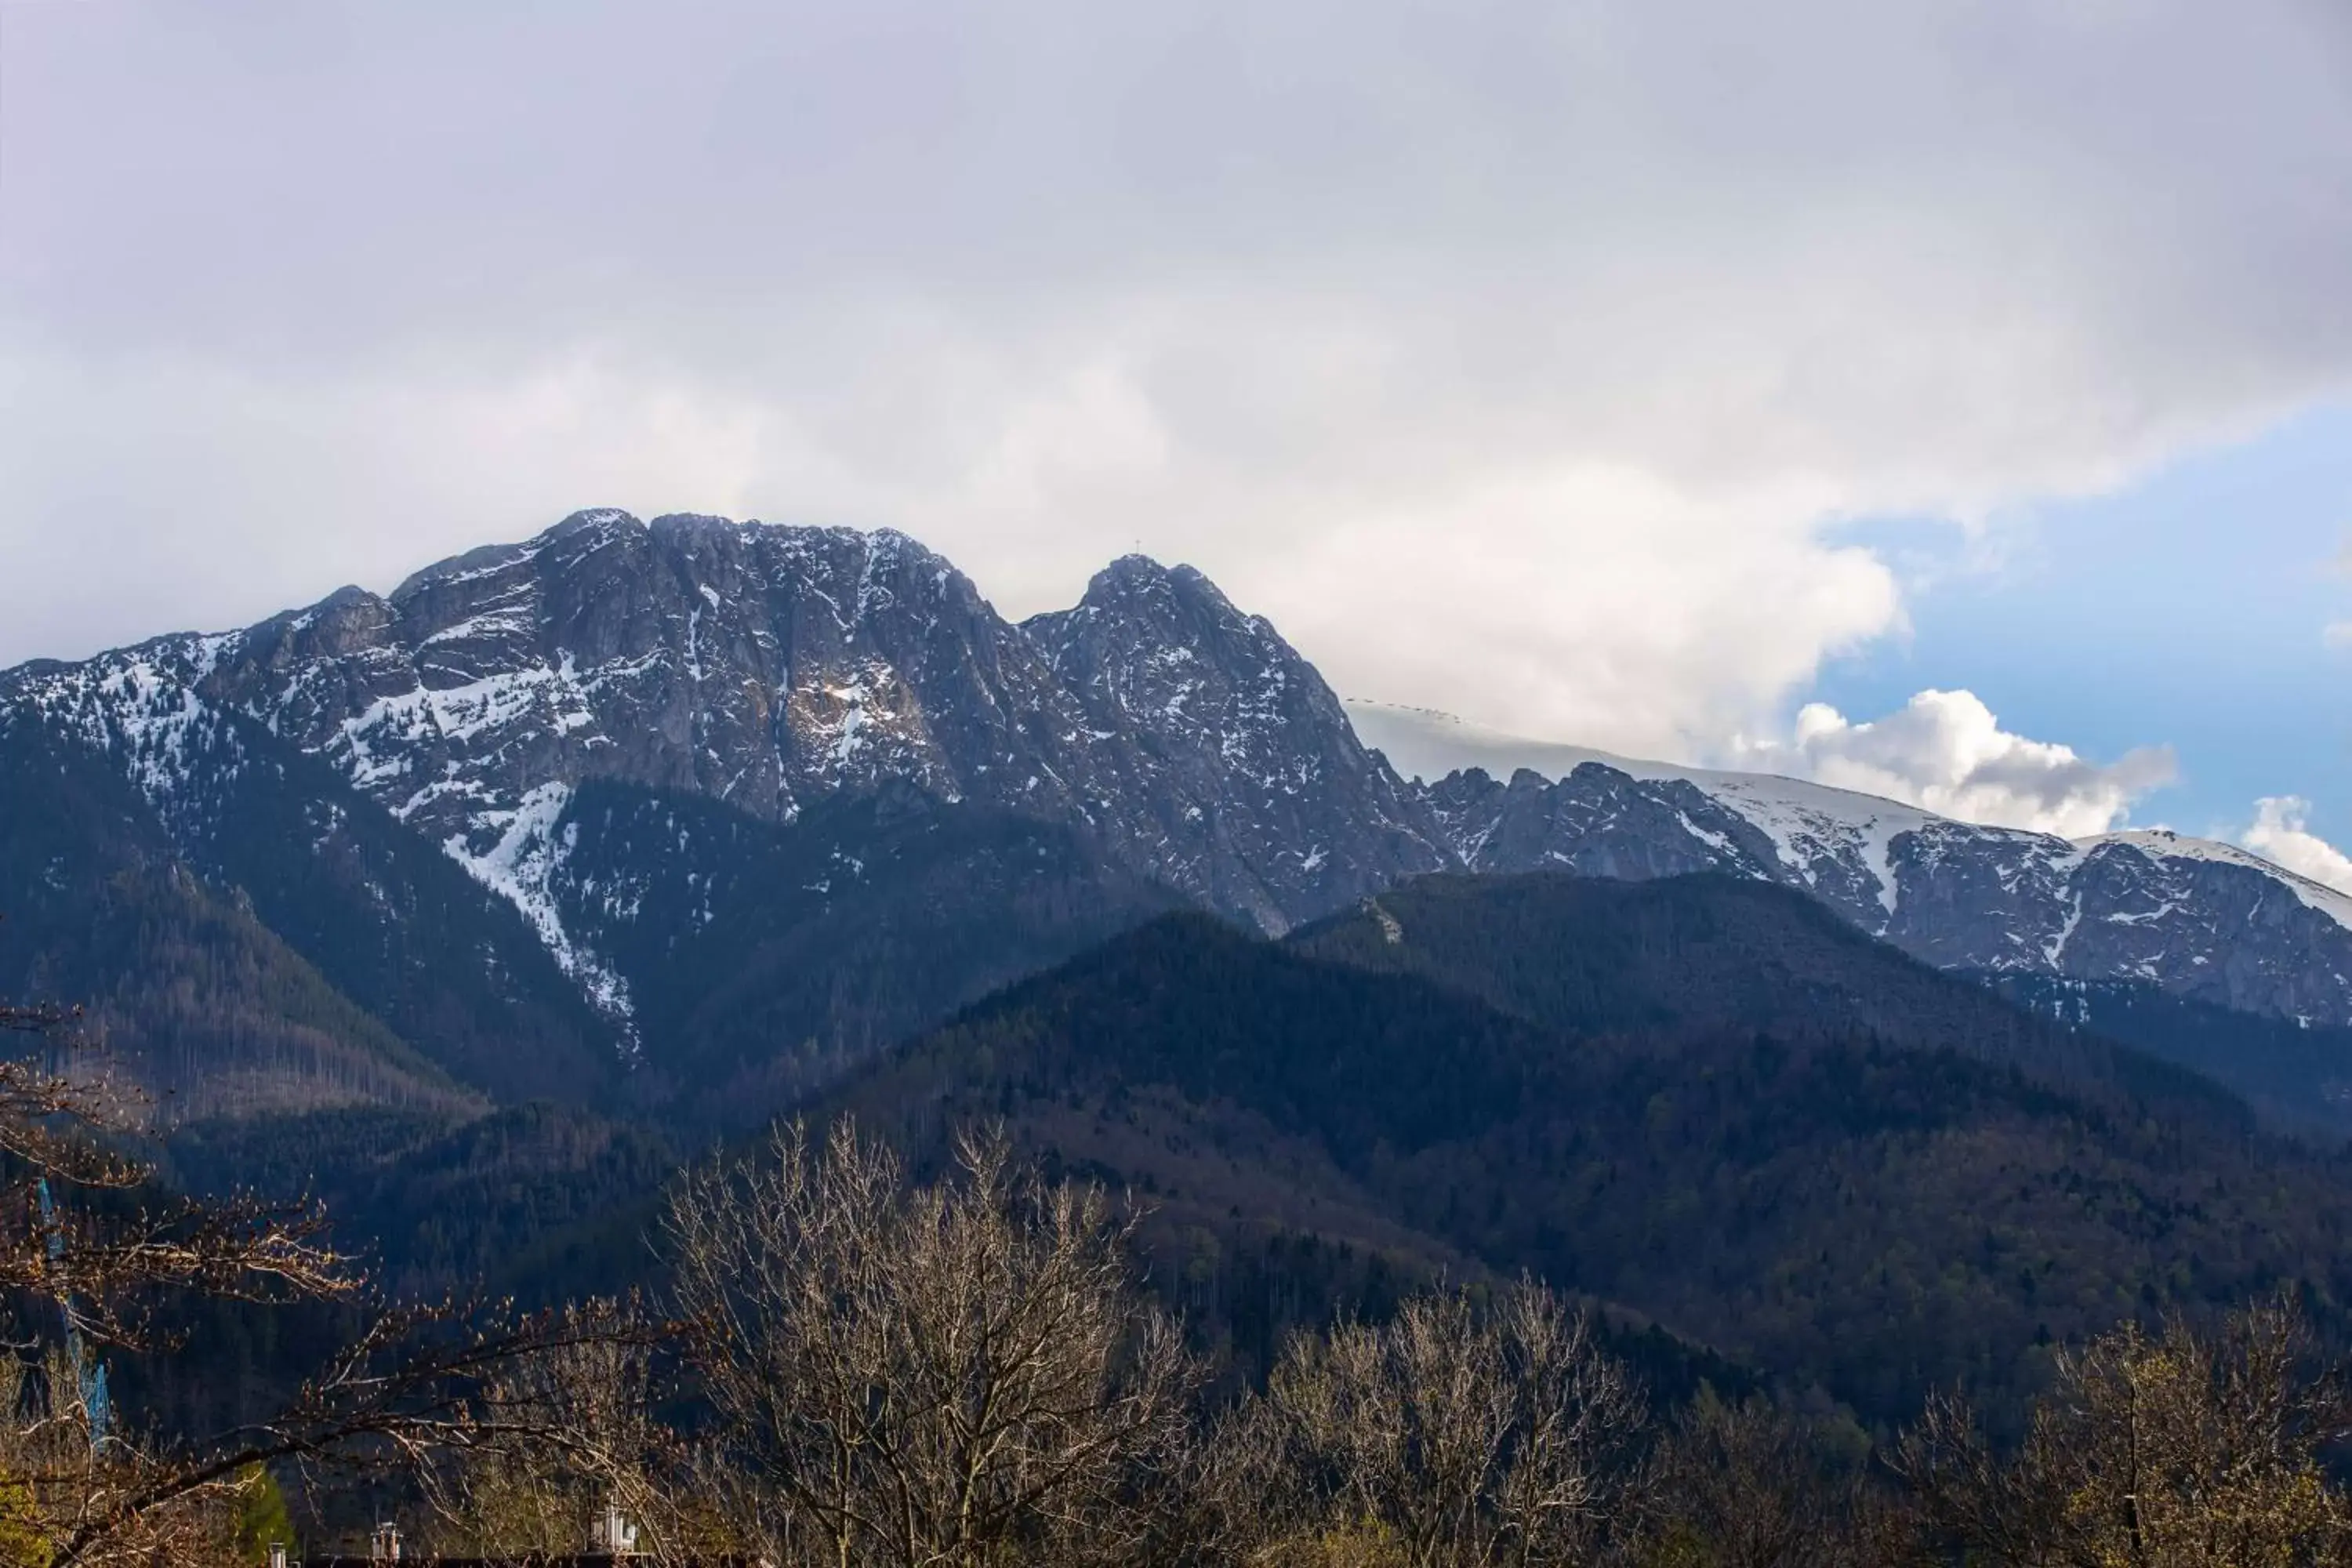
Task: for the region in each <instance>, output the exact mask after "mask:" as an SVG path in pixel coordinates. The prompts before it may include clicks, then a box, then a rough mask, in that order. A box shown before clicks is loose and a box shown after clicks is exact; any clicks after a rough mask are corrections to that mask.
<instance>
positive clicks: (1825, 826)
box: [1350, 704, 2352, 1026]
mask: <svg viewBox="0 0 2352 1568" xmlns="http://www.w3.org/2000/svg"><path fill="white" fill-rule="evenodd" d="M1350 715H1351V718H1352V719H1353V720H1354V721H1356V722H1357V723H1358V725H1359V726H1360V728H1361V729H1363V730H1365V731H1368V732H1369V733H1370V735H1371V736H1372V737H1373V739H1374V740H1375V741H1378V740H1381V739H1390V740H1391V742H1392V743H1399V745H1400V750H1401V751H1402V752H1406V753H1407V754H1408V755H1410V756H1412V758H1413V760H1414V761H1416V762H1418V763H1420V764H1421V765H1422V767H1423V771H1425V772H1427V771H1434V768H1435V767H1436V766H1438V765H1442V763H1441V761H1440V759H1443V758H1444V756H1445V754H1446V752H1447V751H1448V749H1449V748H1447V747H1446V746H1445V744H1444V729H1443V728H1441V727H1440V726H1439V724H1438V723H1436V722H1433V721H1443V720H1444V716H1443V715H1427V714H1416V713H1415V711H1414V710H1397V709H1383V708H1381V707H1379V706H1377V705H1373V704H1353V705H1351V706H1350ZM1416 731H1426V732H1425V733H1423V732H1416ZM1454 749H1456V750H1459V751H1460V752H1463V753H1465V754H1470V755H1475V754H1478V752H1479V751H1480V747H1479V746H1478V745H1477V744H1476V743H1475V742H1473V743H1472V744H1469V745H1466V746H1463V747H1460V748H1454ZM1500 754H1507V753H1500ZM1528 755H1529V760H1532V761H1538V762H1542V763H1546V764H1547V765H1549V766H1551V767H1556V768H1558V769H1559V770H1561V771H1560V772H1559V773H1558V774H1557V776H1550V775H1547V774H1546V773H1539V772H1538V771H1536V770H1535V769H1534V768H1532V767H1521V768H1518V769H1517V770H1516V771H1515V772H1514V773H1512V775H1511V776H1510V778H1509V779H1508V781H1507V782H1505V781H1502V780H1498V779H1496V778H1495V777H1493V776H1492V775H1490V774H1489V773H1486V771H1485V770H1484V769H1483V768H1479V767H1471V768H1466V769H1462V770H1460V771H1456V772H1452V773H1447V774H1445V775H1444V776H1443V777H1441V778H1439V779H1437V780H1436V781H1435V782H1433V783H1428V784H1423V790H1424V792H1425V794H1426V796H1427V798H1428V799H1429V801H1430V802H1431V804H1432V806H1433V809H1434V811H1435V813H1436V816H1437V818H1438V821H1439V823H1440V825H1441V826H1442V828H1443V829H1444V833H1445V835H1446V838H1447V841H1448V843H1449V845H1450V846H1451V847H1453V849H1454V852H1455V854H1456V855H1457V856H1459V857H1460V858H1461V860H1462V862H1463V863H1464V864H1465V866H1466V867H1468V868H1471V869H1474V870H1486V871H1523V870H1533V869H1538V868H1554V869H1563V870H1576V871H1580V872H1584V873H1587V874H1593V875H1603V876H1656V875H1672V874H1675V873H1678V872H1685V871H1699V870H1710V871H1721V872H1725V873H1727V874H1730V875H1734V876H1742V877H1750V878H1754V879H1758V880H1761V881H1771V882H1778V883H1780V884H1781V885H1783V886H1787V887H1793V888H1799V889H1803V890H1804V891H1806V892H1809V893H1811V894H1812V895H1813V896H1814V897H1816V898H1819V899H1821V900H1822V901H1823V902H1825V903H1827V904H1828V905H1830V907H1831V908H1832V909H1834V910H1837V911H1838V912H1839V913H1840V914H1842V915H1843V916H1844V917H1845V918H1846V919H1847V920H1849V921H1853V923H1854V924H1855V925H1857V926H1859V927H1860V928H1862V929H1863V930H1864V931H1868V932H1870V933H1871V934H1873V935H1874V936H1880V937H1884V938H1885V940H1887V941H1888V942H1893V943H1895V945H1896V946H1898V947H1901V948H1903V949H1904V950H1905V951H1906V952H1911V953H1913V954H1915V955H1916V956H1918V957H1920V958H1924V959H1926V960H1927V961H1928V962H1929V963H1934V964H1937V966H1939V967H1942V968H1947V969H1956V970H1972V971H1980V972H1984V973H1993V974H2026V975H2039V976H2046V977H2049V978H2053V979H2064V980H2074V981H2081V982H2086V983H2104V982H2135V983H2147V984H2155V985H2158V986H2160V987H2162V988H2164V989H2166V990H2168V991H2171V992H2174V993H2176V994H2181V995H2184V996H2190V997H2194V998H2197V999H2199V1000H2200V1001H2205V1002H2210V1003H2213V1004H2216V1005H2221V1006H2225V1007H2231V1008H2236V1009H2239V1010H2241V1011H2246V1012H2255V1013H2265V1014H2271V1015H2274V1016H2280V1017H2285V1018H2291V1019H2298V1020H2302V1021H2305V1022H2306V1023H2308V1024H2311V1025H2315V1026H2345V1025H2347V1024H2352V898H2347V897H2346V896H2345V895H2343V894H2340V893H2337V892H2335V891H2334V890H2333V889H2327V888H2324V887H2321V886H2319V885H2318V884H2317V883H2315V882H2312V881H2309V880H2308V879H2305V878H2302V877H2298V876H2296V875H2295V874H2294V873H2293V872H2291V871H2288V870H2286V869H2284V868H2281V867H2278V866H2274V865H2273V864H2271V863H2270V862H2269V861H2266V860H2263V859H2262V858H2260V857H2258V856H2255V855H2252V854H2250V853H2248V852H2247V851H2245V850H2242V849H2239V848H2237V847H2234V846H2231V845H2227V844H2221V843H2216V842H2214V841H2211V840H2209V839H2199V838H2190V837H2184V836H2181V835H2177V834H2172V833H2168V832H2164V831H2161V830H2141V831H2134V832H2125V833H2113V834H2104V835H2100V836H2097V837H2089V838H2084V839H2081V840H2076V841H2069V840H2067V839H2064V838H2060V837H2056V836H2054V835H2051V834H2043V833H2032V832H2028V831H2024V830H2022V829H2017V828H2007V827H1988V826H1979V825H1977V824H1973V823H1964V822H1958V821H1954V820H1952V819H1950V818H1948V817H1941V816H1937V815H1935V814H1934V813H1933V812H1929V811H1926V810H1923V809H1921V808H1920V807H1917V806H1913V805H1904V804H1902V803H1900V802H1895V801H1889V800H1881V799H1878V798H1876V797H1874V796H1871V795H1857V794H1855V793H1853V792H1852V791H1849V790H1842V789H1835V788H1832V787H1830V786H1827V785H1822V784H1811V783H1808V782H1806V781H1803V780H1799V779H1784V778H1778V777H1773V776H1770V775H1767V774H1756V773H1724V772H1718V771H1714V770H1708V769H1703V768H1691V767H1682V766H1677V765H1675V764H1672V763H1647V762H1640V761H1635V760H1633V759H1628V758H1622V757H1613V756H1609V755H1607V754H1606V753H1600V752H1590V751H1586V750H1584V749H1581V748H1575V747H1533V748H1530V749H1529V752H1528Z"/></svg>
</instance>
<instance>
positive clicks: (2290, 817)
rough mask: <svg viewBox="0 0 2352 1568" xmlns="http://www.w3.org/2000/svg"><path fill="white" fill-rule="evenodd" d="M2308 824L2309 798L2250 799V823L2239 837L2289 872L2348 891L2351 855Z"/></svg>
mask: <svg viewBox="0 0 2352 1568" xmlns="http://www.w3.org/2000/svg"><path fill="white" fill-rule="evenodd" d="M2310 824H2311V803H2310V802H2309V801H2307V800H2305V799H2304V798H2302V797H2301V796H2300V795H2271V796H2266V797H2264V798H2263V799H2261V800H2258V801H2256V802H2254V821H2253V826H2251V827H2248V828H2247V829H2246V830H2245V832H2244V833H2242V834H2241V835H2240V836H2239V839H2240V842H2242V843H2243V844H2244V845H2245V847H2247V848H2249V849H2251V850H2252V851H2253V852H2254V853H2255V854H2257V855H2261V856H2264V857H2266V858H2270V859H2272V860H2275V861H2277V862H2278V863H2279V864H2280V865H2282V866H2284V867H2285V868H2287V869H2288V870H2290V871H2294V872H2296V873H2298V874H2300V875H2302V876H2305V877H2308V878H2310V879H2312V880H2313V881H2315V882H2318V883H2321V884H2323V885H2325V886H2326V887H2330V888H2333V889H2336V891H2337V892H2339V893H2352V856H2347V855H2346V854H2345V853H2344V851H2342V850H2341V849H2338V848H2336V846H2334V845H2333V844H2330V843H2328V842H2327V840H2326V839H2324V838H2322V837H2319V836H2318V835H2317V834H2315V833H2313V832H2312V831H2311V826H2310Z"/></svg>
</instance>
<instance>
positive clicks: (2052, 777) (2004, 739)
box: [1741, 691, 2176, 838]
mask: <svg viewBox="0 0 2352 1568" xmlns="http://www.w3.org/2000/svg"><path fill="white" fill-rule="evenodd" d="M1741 760H1742V761H1743V763H1745V764H1746V765H1749V766H1754V767H1759V768H1762V769H1764V770H1766V771H1769V772H1778V773H1794V774H1797V775H1798V776H1801V777H1804V778H1811V779H1815V780H1818V781H1819V782H1821V783H1822V784H1834V785H1836V786H1838V787H1839V788H1842V789H1852V790H1859V791H1862V792H1863V793H1864V794H1865V795H1884V796H1885V797H1887V798H1888V799H1892V800H1901V801H1908V802H1910V803H1911V804H1913V805H1922V806H1925V807H1927V809H1928V810H1930V811H1935V812H1939V813H1941V814H1943V815H1944V816H1957V817H1959V818H1961V819H1963V820H1965V821H1969V822H1983V823H1993V824H1998V825H2000V826H2007V827H2024V828H2031V829H2033V830H2034V831H2037V832H2042V833H2055V834H2059V835H2061V836H2063V837H2068V838H2080V837H2084V836H2086V835H2089V834H2094V833H2105V832H2108V831H2110V830H2112V829H2114V828H2116V827H2118V826H2122V825H2123V824H2124V823H2125V822H2126V820H2127V819H2128V816H2129V814H2130V810H2131V806H2132V803H2133V802H2134V801H2136V800H2137V799H2138V798H2139V797H2140V796H2142V795H2146V794H2147V792H2148V791H2150V790H2152V789H2155V788H2157V787H2158V786H2159V785H2162V784H2168V783H2170V782H2171V781H2172V778H2173V776H2174V773H2175V771H2176V769H2175V764H2174V761H2173V756H2172V752H2171V749H2170V748H2169V747H2162V746H2154V747H2144V748H2141V749H2139V750H2137V751H2133V752H2126V753H2125V755H2123V756H2122V757H2121V758H2119V759H2117V760H2116V761H2115V762H2113V763H2105V764H2102V763H2093V762H2090V761H2088V760H2086V759H2085V758H2084V757H2082V756H2080V755H2078V754H2077V753H2076V752H2075V751H2074V748H2073V747H2071V746H2065V745H2061V744H2058V743H2056V742H2049V741H2035V740H2030V739H2028V738H2027V737H2025V736H2022V735H2017V734H2012V733H2011V732H2010V731H2006V730H2003V729H2002V728H2001V727H2000V721H1999V720H1998V719H1997V718H1996V717H1995V716H1994V715H1993V712H1992V710H1990V708H1987V707H1986V706H1985V705H1984V702H1983V701H1982V700H1980V699H1979V698H1978V697H1977V696H1976V695H1975V694H1974V693H1973V692H1968V691H1922V692H1920V693H1919V694H1918V695H1917V696H1916V697H1914V698H1912V699H1911V700H1910V701H1909V702H1907V703H1906V704H1905V705H1904V706H1903V707H1902V708H1901V709H1899V710H1896V711H1895V712H1893V713H1890V714H1887V715H1886V716H1885V717H1884V718H1880V719H1874V720H1871V721H1866V722H1862V723H1856V722H1853V721H1850V720H1848V719H1847V718H1846V717H1845V716H1844V715H1843V714H1842V713H1840V712H1839V711H1838V710H1836V709H1834V708H1832V707H1830V706H1828V705H1827V704H1825V703H1820V702H1814V703H1809V704H1807V705H1806V706H1805V707H1804V708H1803V709H1802V710H1800V711H1799V712H1798V714H1797V720H1796V724H1795V728H1794V732H1793V733H1792V735H1791V736H1790V738H1789V739H1788V740H1787V741H1784V742H1767V743H1764V744H1760V745H1752V746H1749V747H1748V748H1747V749H1746V752H1745V755H1744V756H1743V757H1742V759H1741Z"/></svg>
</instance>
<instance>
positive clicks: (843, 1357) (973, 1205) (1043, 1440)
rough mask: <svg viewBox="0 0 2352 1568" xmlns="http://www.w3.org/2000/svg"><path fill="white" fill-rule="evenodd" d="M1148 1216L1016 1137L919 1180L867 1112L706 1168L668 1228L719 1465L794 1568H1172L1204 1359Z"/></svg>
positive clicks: (975, 1150) (978, 1147) (784, 1135)
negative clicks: (1161, 1306)
mask: <svg viewBox="0 0 2352 1568" xmlns="http://www.w3.org/2000/svg"><path fill="white" fill-rule="evenodd" d="M1131 1227H1132V1222H1131V1221H1121V1220H1118V1219H1117V1218H1114V1217H1113V1215H1112V1214H1111V1211H1110V1208H1109V1205H1108V1202H1107V1200H1106V1199H1105V1197H1104V1196H1103V1194H1101V1193H1100V1192H1099V1191H1097V1190H1096V1189H1093V1188H1078V1187H1074V1186H1068V1185H1059V1186H1047V1185H1045V1184H1043V1183H1042V1182H1041V1181H1040V1180H1039V1178H1038V1177H1037V1176H1036V1174H1035V1173H1034V1172H1031V1171H1027V1170H1025V1169H1022V1168H1019V1167H1016V1165H1015V1164H1014V1163H1013V1158H1012V1154H1011V1151H1010V1148H1009V1146H1008V1144H1007V1143H1006V1142H1005V1140H1004V1138H1003V1135H1002V1133H999V1132H988V1133H967V1134H966V1135H964V1136H963V1137H961V1139H960V1140H959V1141H958V1143H957V1171H956V1173H955V1176H954V1178H953V1179H952V1180H950V1181H947V1182H942V1183H940V1184H936V1185H931V1186H926V1187H920V1188H916V1189H913V1190H908V1187H907V1186H906V1184H905V1182H904V1180H903V1175H902V1172H901V1170H900V1167H899V1164H898V1161H897V1159H896V1158H895V1157H894V1156H893V1155H892V1154H891V1153H890V1152H889V1151H888V1150H887V1148H885V1147H884V1146H882V1145H880V1144H878V1143H869V1142H861V1141H860V1140H859V1139H858V1137H857V1135H856V1132H855V1131H854V1130H853V1129H852V1128H851V1127H849V1126H848V1125H847V1124H846V1123H843V1124H840V1125H837V1126H836V1127H835V1128H834V1130H833V1131H832V1132H831V1134H830V1135H829V1137H828V1138H827V1140H826V1142H825V1143H824V1148H823V1149H822V1151H818V1150H814V1149H812V1148H811V1146H810V1144H809V1142H808V1139H807V1135H806V1132H805V1130H804V1129H803V1128H801V1127H798V1126H794V1127H792V1128H788V1129H782V1130H780V1131H778V1132H777V1134H776V1135H775V1137H774V1138H773V1140H772V1146H771V1148H770V1150H769V1151H768V1158H767V1160H765V1161H764V1162H762V1163H758V1164H756V1165H754V1164H751V1163H739V1164H735V1165H731V1166H719V1167H714V1168H711V1169H709V1170H706V1171H704V1172H702V1173H699V1174H698V1175H696V1176H695V1177H693V1178H692V1179H691V1180H689V1181H688V1182H686V1183H685V1184H682V1185H681V1186H680V1187H679V1188H678V1189H677V1192H676V1194H675V1195H674V1198H673V1201H672V1204H671V1208H670V1212H669V1216H668V1221H667V1233H668V1242H669V1247H670V1250H671V1253H672V1255H673V1257H674V1259H675V1265H676V1279H677V1296H678V1300H679V1304H680V1308H681V1310H682V1313H683V1316H684V1318H685V1320H686V1321H687V1322H688V1324H689V1325H690V1330H689V1331H690V1333H691V1335H692V1336H693V1340H692V1342H693V1347H694V1348H693V1352H692V1354H693V1359H694V1362H695V1369H696V1373H697V1375H698V1378H699V1381H700V1386H701V1388H702V1390H703V1392H704V1394H706V1396H707V1397H708V1399H709V1404H710V1405H711V1407H712V1408H713V1410H714V1411H715V1412H716V1414H717V1416H718V1429H717V1431H716V1432H715V1433H714V1434H713V1438H712V1442H713V1447H714V1448H715V1449H716V1451H717V1455H718V1462H717V1463H716V1464H715V1465H714V1467H713V1468H714V1470H715V1471H716V1473H718V1474H720V1475H722V1476H723V1475H727V1474H730V1473H731V1474H732V1475H733V1476H734V1477H735V1478H736V1480H737V1483H738V1485H739V1488H740V1492H739V1495H738V1497H737V1498H736V1499H735V1500H734V1505H735V1506H736V1507H737V1509H738V1510H740V1518H742V1519H743V1520H745V1521H750V1522H751V1524H752V1525H753V1526H754V1528H755V1531H756V1535H757V1545H758V1547H759V1548H760V1550H761V1551H762V1552H764V1553H765V1554H767V1555H768V1556H770V1557H771V1558H772V1559H774V1560H776V1561H779V1562H786V1563H833V1564H835V1565H836V1568H847V1565H849V1564H866V1563H875V1564H891V1565H894V1568H927V1565H930V1564H956V1565H959V1568H982V1565H984V1564H1001V1563H1034V1562H1041V1561H1076V1560H1081V1559H1087V1558H1093V1559H1098V1560H1101V1561H1106V1562H1111V1561H1116V1562H1138V1561H1143V1560H1146V1559H1148V1557H1149V1556H1150V1553H1151V1552H1152V1551H1153V1550H1154V1547H1155V1543H1157V1542H1160V1530H1159V1522H1158V1521H1159V1519H1160V1513H1159V1510H1158V1506H1157V1504H1158V1500H1159V1498H1160V1492H1161V1489H1163V1488H1164V1487H1165V1486H1166V1485H1168V1484H1169V1483H1170V1480H1171V1475H1172V1472H1173V1469H1174V1468H1175V1466H1176V1464H1177V1463H1178V1456H1179V1454H1180V1452H1181V1445H1182V1440H1183V1434H1184V1428H1185V1420H1186V1415H1187V1404H1188V1400H1189V1398H1190V1395H1191V1394H1192V1389H1193V1386H1194V1383H1195V1374H1194V1371H1193V1368H1192V1363H1191V1362H1190V1360H1189V1358H1188V1357H1187V1356H1186V1355H1185V1354H1184V1352H1183V1350H1182V1348H1181V1342H1180V1341H1179V1339H1178V1337H1177V1334H1176V1332H1175V1330H1174V1328H1173V1326H1172V1325H1171V1323H1170V1322H1169V1321H1168V1320H1167V1319H1166V1318H1165V1317H1164V1316H1163V1315H1162V1314H1161V1313H1160V1312H1159V1311H1158V1310H1156V1309H1154V1308H1152V1307H1151V1306H1150V1305H1149V1304H1148V1303H1147V1302H1146V1301H1145V1300H1143V1299H1142V1298H1141V1297H1140V1296H1139V1294H1138V1292H1137V1290H1136V1289H1135V1287H1134V1285H1133V1283H1132V1279H1131V1271H1130V1267H1129V1258H1128V1244H1129V1238H1130V1236H1131Z"/></svg>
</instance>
